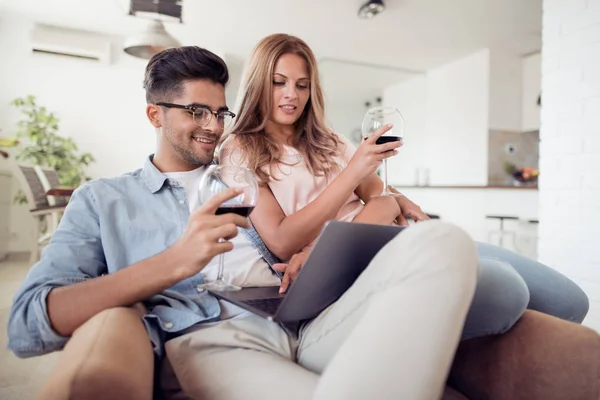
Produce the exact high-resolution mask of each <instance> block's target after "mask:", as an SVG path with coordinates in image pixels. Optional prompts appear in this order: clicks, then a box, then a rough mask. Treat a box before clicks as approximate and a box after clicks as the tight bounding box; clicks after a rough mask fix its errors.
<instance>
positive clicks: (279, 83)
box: [269, 54, 310, 125]
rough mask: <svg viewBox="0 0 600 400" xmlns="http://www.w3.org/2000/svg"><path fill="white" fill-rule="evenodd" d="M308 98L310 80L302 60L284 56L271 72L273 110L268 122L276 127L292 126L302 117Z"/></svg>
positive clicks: (294, 55)
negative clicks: (276, 125)
mask: <svg viewBox="0 0 600 400" xmlns="http://www.w3.org/2000/svg"><path fill="white" fill-rule="evenodd" d="M309 97H310V79H309V74H308V68H307V66H306V61H304V58H302V57H300V56H299V55H297V54H284V55H282V56H281V57H279V59H278V60H277V62H276V63H275V69H274V71H273V109H272V110H271V115H270V118H269V119H270V120H271V121H272V122H274V123H276V124H278V125H293V124H294V123H295V122H296V121H297V120H298V118H300V116H301V115H302V112H303V111H304V107H305V106H306V103H307V102H308V99H309Z"/></svg>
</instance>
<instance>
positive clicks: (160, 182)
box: [141, 154, 216, 194]
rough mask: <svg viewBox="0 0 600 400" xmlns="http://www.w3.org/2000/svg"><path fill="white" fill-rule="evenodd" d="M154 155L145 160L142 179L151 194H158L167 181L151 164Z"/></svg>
mask: <svg viewBox="0 0 600 400" xmlns="http://www.w3.org/2000/svg"><path fill="white" fill-rule="evenodd" d="M153 158H154V154H151V155H150V156H148V158H147V159H146V162H145V163H144V167H143V168H142V173H141V175H142V179H143V180H144V182H145V183H146V186H147V187H148V189H149V190H150V192H151V193H152V194H154V193H156V192H158V191H159V190H160V189H162V187H163V186H164V184H165V182H166V181H167V180H168V179H169V178H168V177H167V176H166V175H165V174H163V173H162V172H160V171H159V170H158V168H156V166H155V165H154V163H152V159H153ZM215 164H216V161H215V160H213V161H212V162H211V163H210V164H209V165H215Z"/></svg>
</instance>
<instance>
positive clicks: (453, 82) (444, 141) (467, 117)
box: [427, 49, 489, 185]
mask: <svg viewBox="0 0 600 400" xmlns="http://www.w3.org/2000/svg"><path fill="white" fill-rule="evenodd" d="M488 104H489V51H488V50H487V49H484V50H481V51H478V52H477V53H475V54H472V55H470V56H468V57H465V58H462V59H460V60H458V61H454V62H452V63H450V64H446V65H444V66H442V67H440V68H437V69H434V70H432V71H430V72H429V73H428V74H427V142H428V147H427V164H428V165H429V167H430V168H431V184H432V185H433V184H439V185H456V184H465V185H485V184H487V164H488V151H487V143H488V120H489V117H488V115H489V111H488V110H489V106H488Z"/></svg>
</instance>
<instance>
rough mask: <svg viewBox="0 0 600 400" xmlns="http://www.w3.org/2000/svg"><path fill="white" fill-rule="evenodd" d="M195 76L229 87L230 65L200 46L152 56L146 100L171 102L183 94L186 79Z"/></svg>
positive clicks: (145, 80)
mask: <svg viewBox="0 0 600 400" xmlns="http://www.w3.org/2000/svg"><path fill="white" fill-rule="evenodd" d="M195 79H207V80H209V81H212V82H214V83H220V84H221V85H223V86H225V85H226V84H227V81H229V72H228V71H227V65H226V64H225V62H224V61H223V60H222V59H221V57H219V56H217V55H216V54H214V53H212V52H210V51H208V50H206V49H203V48H200V47H198V46H184V47H178V48H171V49H166V50H163V51H161V52H160V53H158V54H155V55H154V56H152V58H151V59H150V61H149V62H148V65H147V66H146V74H145V77H144V89H145V90H146V102H147V103H157V102H160V101H170V100H171V99H172V98H173V96H175V95H177V94H180V93H181V90H182V83H183V82H185V81H188V80H195Z"/></svg>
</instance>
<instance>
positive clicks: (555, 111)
mask: <svg viewBox="0 0 600 400" xmlns="http://www.w3.org/2000/svg"><path fill="white" fill-rule="evenodd" d="M543 26H544V29H543V34H542V35H543V36H542V38H543V43H544V45H543V48H542V96H543V98H542V112H541V133H540V137H541V147H540V170H541V175H540V227H539V229H540V240H539V254H540V259H541V260H542V261H544V262H545V263H547V264H549V265H551V266H552V267H554V268H556V269H557V270H559V271H561V272H563V273H565V274H566V275H568V276H570V277H571V278H573V279H574V280H575V281H576V282H577V283H578V284H580V285H581V286H582V287H583V289H584V290H585V291H586V292H587V294H588V296H589V297H590V299H591V310H590V313H589V315H588V318H587V320H586V322H585V323H586V324H588V325H589V326H592V327H594V328H595V329H597V330H600V246H599V243H600V241H599V238H600V72H599V71H600V2H598V1H586V0H570V1H551V0H545V1H544V17H543Z"/></svg>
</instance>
